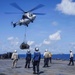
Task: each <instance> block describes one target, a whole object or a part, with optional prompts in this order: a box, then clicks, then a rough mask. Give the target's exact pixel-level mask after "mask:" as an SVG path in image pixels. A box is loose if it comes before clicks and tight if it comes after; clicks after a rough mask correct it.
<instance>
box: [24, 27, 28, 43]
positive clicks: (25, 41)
mask: <svg viewBox="0 0 75 75" xmlns="http://www.w3.org/2000/svg"><path fill="white" fill-rule="evenodd" d="M24 43H27V40H26V26H25V34H24Z"/></svg>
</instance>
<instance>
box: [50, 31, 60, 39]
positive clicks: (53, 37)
mask: <svg viewBox="0 0 75 75" xmlns="http://www.w3.org/2000/svg"><path fill="white" fill-rule="evenodd" d="M60 33H61V31H57V32H56V33H54V34H52V35H50V36H49V39H50V40H60V39H61V36H60Z"/></svg>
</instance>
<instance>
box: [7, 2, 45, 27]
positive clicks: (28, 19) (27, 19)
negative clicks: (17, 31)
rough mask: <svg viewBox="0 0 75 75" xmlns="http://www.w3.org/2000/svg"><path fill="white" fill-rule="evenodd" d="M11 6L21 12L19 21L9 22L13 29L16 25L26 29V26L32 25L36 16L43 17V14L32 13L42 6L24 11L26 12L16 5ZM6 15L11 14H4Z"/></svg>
mask: <svg viewBox="0 0 75 75" xmlns="http://www.w3.org/2000/svg"><path fill="white" fill-rule="evenodd" d="M11 5H12V6H13V7H15V8H17V9H19V10H20V11H22V12H23V15H22V18H21V19H20V20H19V21H17V22H11V24H12V25H13V27H16V26H17V25H19V26H21V25H25V26H27V27H28V25H29V24H30V23H33V21H34V20H35V18H36V15H45V13H32V11H34V10H36V9H39V8H41V7H43V6H44V5H43V4H39V5H37V6H36V7H34V8H32V9H31V10H29V11H26V12H25V11H24V10H23V9H22V8H21V7H20V6H19V5H18V4H16V3H12V4H11ZM6 14H13V13H11V12H6Z"/></svg>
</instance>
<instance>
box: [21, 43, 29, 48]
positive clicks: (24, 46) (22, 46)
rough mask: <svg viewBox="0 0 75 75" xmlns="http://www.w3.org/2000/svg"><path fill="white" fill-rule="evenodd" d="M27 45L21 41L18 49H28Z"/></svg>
mask: <svg viewBox="0 0 75 75" xmlns="http://www.w3.org/2000/svg"><path fill="white" fill-rule="evenodd" d="M29 47H30V46H29V45H28V44H27V43H25V42H23V43H22V44H21V45H20V49H29Z"/></svg>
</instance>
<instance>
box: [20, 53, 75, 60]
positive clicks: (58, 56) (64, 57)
mask: <svg viewBox="0 0 75 75" xmlns="http://www.w3.org/2000/svg"><path fill="white" fill-rule="evenodd" d="M25 57H26V55H25V54H19V58H25ZM32 57H33V55H32ZM69 57H70V56H69V54H53V55H52V59H56V60H69ZM41 58H42V59H43V58H44V57H43V54H41ZM74 60H75V54H74Z"/></svg>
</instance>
